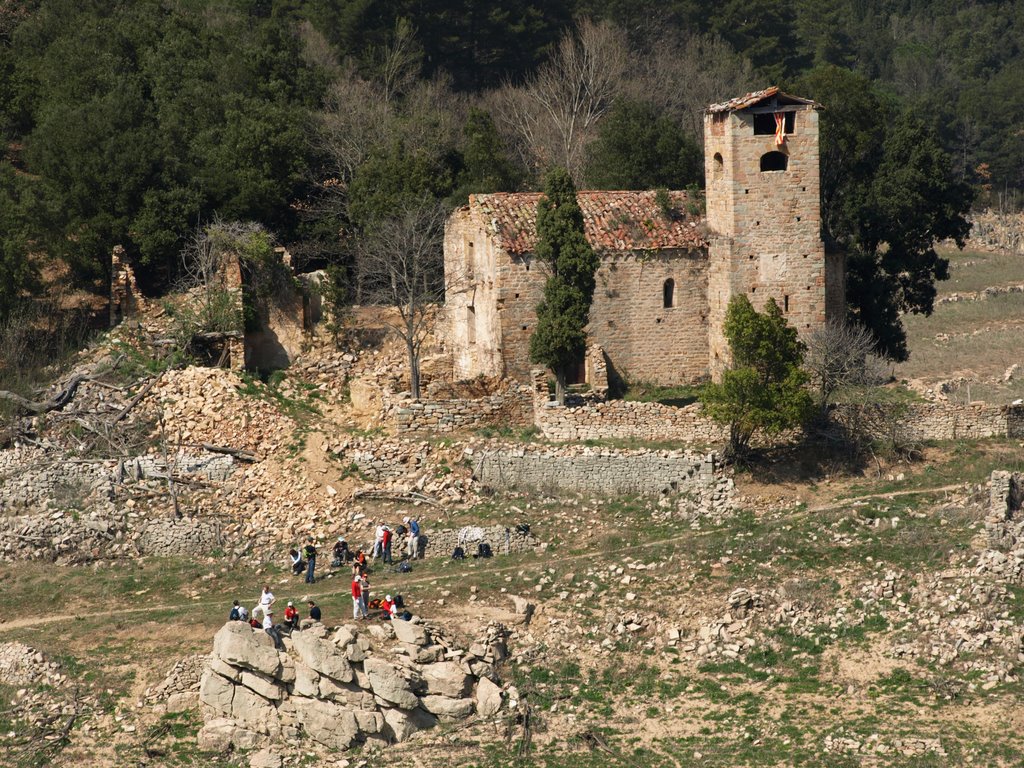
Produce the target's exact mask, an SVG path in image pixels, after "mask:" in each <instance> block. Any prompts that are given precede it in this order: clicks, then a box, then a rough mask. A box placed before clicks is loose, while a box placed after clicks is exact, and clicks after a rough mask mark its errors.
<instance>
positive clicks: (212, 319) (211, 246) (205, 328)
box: [178, 219, 266, 335]
mask: <svg viewBox="0 0 1024 768" xmlns="http://www.w3.org/2000/svg"><path fill="white" fill-rule="evenodd" d="M265 234H266V231H265V230H264V229H263V227H262V226H261V225H260V224H257V223H255V222H238V221H223V220H221V219H215V220H214V221H213V223H212V224H208V225H206V226H203V227H199V228H197V229H196V231H195V232H193V233H192V235H191V237H189V239H188V240H187V241H186V243H185V248H184V249H183V250H182V252H181V266H182V279H181V281H180V283H179V286H178V288H179V290H181V291H182V292H188V293H190V294H192V295H193V296H194V297H195V298H196V299H197V301H196V302H195V303H193V304H190V305H189V308H188V309H189V310H190V311H189V312H186V313H184V314H183V318H185V315H187V318H185V319H187V322H185V323H184V325H186V326H188V328H187V329H186V330H187V332H188V334H189V335H191V334H194V333H200V332H204V333H217V332H230V331H239V330H241V328H242V314H241V307H242V303H241V289H242V286H241V285H240V284H239V285H231V284H230V283H229V282H228V276H227V275H226V271H225V270H226V268H227V265H228V261H229V259H230V258H235V259H237V258H239V255H240V254H239V250H238V248H239V244H240V243H243V242H245V241H247V240H250V239H251V238H253V237H255V236H263V235H265Z"/></svg>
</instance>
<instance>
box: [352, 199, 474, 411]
mask: <svg viewBox="0 0 1024 768" xmlns="http://www.w3.org/2000/svg"><path fill="white" fill-rule="evenodd" d="M446 217H447V211H446V210H445V208H444V207H443V206H442V205H441V204H440V203H438V202H436V201H434V200H424V201H422V202H420V203H417V204H414V205H410V206H408V207H407V208H406V209H405V210H404V211H403V212H402V213H401V214H399V215H396V216H393V217H391V218H388V219H384V220H382V221H381V222H380V223H379V224H378V225H377V226H375V227H374V230H373V232H372V233H370V234H369V235H368V236H367V237H366V238H364V239H363V240H362V242H361V243H360V245H359V248H358V251H357V254H356V269H357V271H358V273H359V279H360V281H361V282H362V285H363V291H364V294H363V295H364V296H365V297H366V299H367V301H368V303H370V304H377V305H382V306H392V307H394V308H395V309H396V311H397V317H395V318H394V319H393V322H390V323H389V327H390V328H391V330H392V331H394V333H395V334H397V335H398V336H399V337H400V338H401V339H402V340H403V341H404V342H405V346H406V352H407V354H408V360H409V386H410V390H411V392H412V396H413V398H415V399H419V396H420V350H421V348H422V346H423V342H424V340H425V339H426V338H427V336H428V334H429V333H430V331H431V329H432V328H433V326H434V322H435V321H436V319H437V317H438V316H439V314H440V313H441V312H442V311H443V309H444V299H445V293H446V291H451V290H458V289H459V286H460V285H461V283H462V281H461V279H460V278H459V276H458V275H453V274H449V273H446V271H445V268H444V253H443V247H442V246H443V242H444V224H445V219H446Z"/></svg>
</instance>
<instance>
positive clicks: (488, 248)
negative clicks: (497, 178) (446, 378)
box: [444, 208, 506, 379]
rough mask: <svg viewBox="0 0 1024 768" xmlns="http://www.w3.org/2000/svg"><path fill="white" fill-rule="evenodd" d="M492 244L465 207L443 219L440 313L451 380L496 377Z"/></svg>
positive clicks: (500, 366)
mask: <svg viewBox="0 0 1024 768" xmlns="http://www.w3.org/2000/svg"><path fill="white" fill-rule="evenodd" d="M497 250H498V249H497V248H496V246H495V244H494V242H493V241H492V239H491V238H490V237H488V235H487V234H486V229H485V223H484V222H481V221H477V220H475V219H474V218H473V217H472V216H471V215H470V212H469V210H468V209H465V208H463V209H459V210H457V211H456V212H455V213H454V214H452V217H451V218H450V219H449V220H448V222H447V224H446V226H445V233H444V272H445V283H446V286H447V287H446V291H445V312H446V313H447V318H446V320H447V326H448V328H449V329H450V330H449V337H448V339H447V342H448V345H449V347H450V348H451V350H452V351H453V354H454V366H453V367H454V375H455V378H456V379H469V378H473V377H474V376H478V375H483V376H502V375H504V374H505V372H506V370H505V366H504V362H503V359H502V347H503V340H502V336H501V327H500V324H499V322H498V315H499V313H500V310H501V306H500V305H499V303H498V302H499V300H500V297H499V292H498V288H497V285H498V284H499V283H498V280H499V276H498V271H497Z"/></svg>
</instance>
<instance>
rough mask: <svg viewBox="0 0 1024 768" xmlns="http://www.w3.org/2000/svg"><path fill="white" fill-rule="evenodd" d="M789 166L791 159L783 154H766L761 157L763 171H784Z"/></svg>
mask: <svg viewBox="0 0 1024 768" xmlns="http://www.w3.org/2000/svg"><path fill="white" fill-rule="evenodd" d="M788 166H789V158H788V157H787V156H786V155H784V154H783V153H782V152H765V153H764V154H763V155H761V171H762V172H764V171H784V170H786V168H787V167H788Z"/></svg>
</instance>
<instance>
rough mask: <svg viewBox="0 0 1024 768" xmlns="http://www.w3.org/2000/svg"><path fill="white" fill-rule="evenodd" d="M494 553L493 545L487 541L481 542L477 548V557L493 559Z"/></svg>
mask: <svg viewBox="0 0 1024 768" xmlns="http://www.w3.org/2000/svg"><path fill="white" fill-rule="evenodd" d="M493 554H494V553H493V552H491V545H490V544H488V543H487V542H486V541H481V542H480V543H479V544H478V545H477V548H476V556H477V557H491V556H492V555H493Z"/></svg>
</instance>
